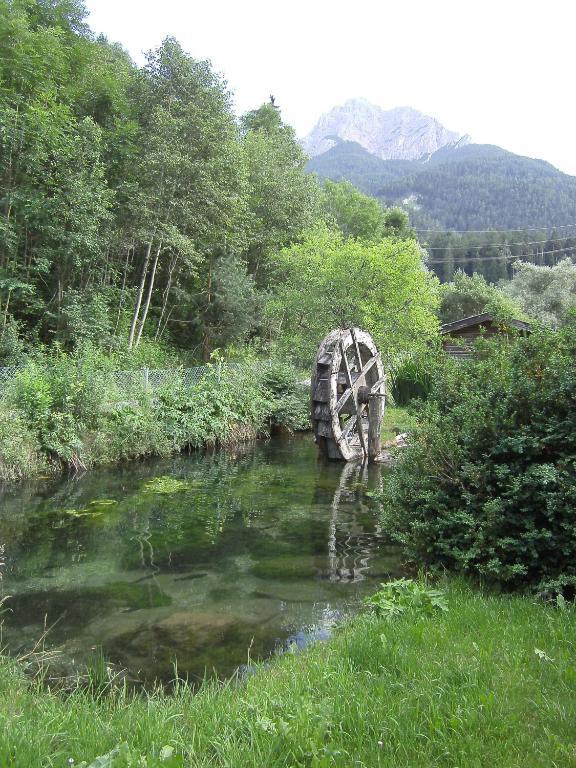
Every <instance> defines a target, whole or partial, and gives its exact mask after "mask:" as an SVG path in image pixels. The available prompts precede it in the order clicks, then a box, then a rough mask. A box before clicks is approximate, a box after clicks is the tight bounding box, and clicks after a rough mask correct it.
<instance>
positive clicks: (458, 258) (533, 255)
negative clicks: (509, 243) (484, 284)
mask: <svg viewBox="0 0 576 768" xmlns="http://www.w3.org/2000/svg"><path fill="white" fill-rule="evenodd" d="M568 251H576V245H574V246H571V247H570V248H558V249H556V250H554V251H540V253H524V254H522V255H520V256H509V255H508V256H507V255H505V254H500V255H499V256H476V257H470V256H455V257H454V258H453V259H434V258H432V259H431V260H430V261H429V262H427V263H428V264H430V265H433V264H446V263H448V262H450V261H464V260H465V259H468V260H470V261H473V262H482V261H494V260H496V259H504V260H506V261H522V259H534V258H536V257H540V256H548V254H552V253H567V252H568Z"/></svg>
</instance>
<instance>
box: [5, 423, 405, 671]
mask: <svg viewBox="0 0 576 768" xmlns="http://www.w3.org/2000/svg"><path fill="white" fill-rule="evenodd" d="M383 471H384V470H382V469H381V468H380V467H378V466H375V467H369V468H367V467H364V468H362V467H361V466H359V465H355V464H340V463H322V462H321V461H320V460H319V458H318V456H317V451H316V447H315V445H314V444H313V442H312V438H311V437H310V436H309V435H305V436H295V437H292V438H278V439H274V440H271V441H269V442H265V443H256V444H252V445H250V446H246V447H243V448H241V449H238V450H237V451H235V452H230V451H227V452H224V451H221V452H216V453H211V454H204V453H196V454H192V455H182V456H179V457H176V458H171V459H162V460H154V461H149V462H143V463H136V464H132V465H130V466H126V467H122V468H114V469H106V470H96V471H92V472H89V473H86V474H85V475H84V476H83V477H81V478H76V479H64V480H63V479H59V480H49V479H44V480H38V481H35V482H34V483H29V484H26V485H20V486H15V487H11V488H7V489H4V490H3V491H0V545H2V544H3V545H4V548H5V549H4V555H3V559H4V565H3V566H2V573H3V578H2V582H0V590H2V593H3V594H4V595H10V596H11V597H10V599H9V600H8V601H7V602H6V604H5V606H4V607H5V608H7V609H8V610H7V612H5V613H4V615H3V630H2V643H3V645H4V646H7V647H8V648H9V650H10V651H11V652H12V653H15V654H20V655H22V654H25V653H28V652H30V651H31V650H33V649H34V648H36V650H38V649H39V648H42V649H43V650H45V651H55V654H54V655H53V656H52V659H51V661H50V666H49V674H50V675H51V676H53V677H60V678H62V677H64V678H65V677H67V676H69V675H73V674H75V673H82V671H83V670H85V669H86V667H87V666H88V668H92V669H93V668H94V665H95V664H97V663H100V664H106V665H108V666H109V669H110V670H113V672H112V673H114V671H116V670H125V671H126V674H127V675H128V677H129V678H130V679H131V680H134V681H140V682H142V683H149V682H152V681H154V680H159V681H162V682H168V681H170V680H171V679H173V678H174V676H175V669H177V672H178V675H179V676H180V677H186V678H188V679H191V680H196V679H201V678H202V677H204V676H205V674H214V673H215V674H217V675H219V676H220V677H225V676H228V675H231V674H233V673H234V672H235V670H237V669H241V670H242V669H246V668H249V666H250V664H251V662H252V661H253V660H256V659H263V658H266V657H267V656H269V655H270V654H272V653H274V652H275V651H281V650H284V649H286V648H289V647H294V646H297V647H303V646H305V645H306V644H307V643H309V642H310V641H312V640H316V639H322V638H324V637H326V636H327V635H328V634H329V633H330V630H331V627H333V625H334V623H335V622H336V621H338V620H339V619H341V618H342V617H343V616H344V615H346V614H347V613H349V612H351V611H354V610H356V609H357V607H358V605H359V603H360V601H361V599H362V598H363V596H364V595H366V594H367V593H369V592H370V591H374V589H375V588H376V587H377V584H378V583H379V582H380V581H383V580H386V579H388V578H391V577H395V576H397V575H399V574H400V566H399V557H398V553H397V551H396V549H395V548H394V547H393V546H391V545H390V544H388V543H387V542H386V540H385V538H384V537H383V535H382V532H381V530H380V528H379V526H378V520H377V515H376V510H375V509H374V504H373V503H371V501H370V498H369V497H368V496H366V491H368V490H370V489H372V490H373V489H375V488H378V487H379V486H380V484H381V482H382V475H381V473H382V472H383ZM44 635H45V636H44Z"/></svg>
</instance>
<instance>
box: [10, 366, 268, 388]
mask: <svg viewBox="0 0 576 768" xmlns="http://www.w3.org/2000/svg"><path fill="white" fill-rule="evenodd" d="M267 365H270V363H269V362H267V361H258V362H255V363H222V364H221V365H197V366H194V367H192V368H137V369H133V370H125V371H112V372H111V373H110V376H111V379H112V381H113V382H114V383H115V385H116V386H117V388H118V389H119V390H121V391H122V392H126V393H129V392H134V391H136V390H142V389H144V390H155V389H161V388H162V387H167V386H176V387H183V388H185V389H191V388H192V387H195V386H196V385H197V384H199V383H200V382H201V381H202V379H203V378H204V377H205V376H206V375H207V373H208V372H209V371H215V372H216V373H217V374H218V373H219V372H224V371H226V372H227V373H228V374H230V373H234V372H238V373H241V372H242V371H247V370H248V369H253V372H254V373H256V372H258V371H262V370H264V369H265V368H266V366H267ZM17 372H18V368H17V367H8V368H0V393H1V392H2V391H3V390H5V389H6V387H7V386H8V385H9V384H10V382H11V381H12V380H13V379H14V377H15V376H16V373H17ZM104 375H106V374H104Z"/></svg>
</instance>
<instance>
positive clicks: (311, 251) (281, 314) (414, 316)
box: [267, 228, 437, 365]
mask: <svg viewBox="0 0 576 768" xmlns="http://www.w3.org/2000/svg"><path fill="white" fill-rule="evenodd" d="M276 270H277V271H276V275H277V288H276V290H275V292H274V295H273V296H272V297H271V299H270V301H269V303H268V307H267V313H268V316H269V317H270V319H271V321H272V323H273V332H274V334H275V335H277V336H278V337H279V339H280V345H281V347H282V349H283V350H285V351H286V353H287V354H289V355H290V356H291V357H292V359H293V360H296V361H297V362H299V363H301V364H305V365H309V364H311V361H312V359H313V355H314V352H315V350H316V347H317V345H318V341H319V340H320V339H322V338H323V337H324V336H325V335H326V334H327V333H328V332H329V331H330V330H332V329H333V328H338V327H346V326H349V325H357V326H359V327H361V328H365V329H366V330H367V331H369V332H370V333H372V335H373V337H374V339H375V341H376V343H377V344H378V346H379V349H380V351H381V352H382V353H383V354H384V355H386V354H390V353H393V352H398V351H406V350H411V349H415V348H417V347H418V346H421V345H424V344H425V343H426V341H427V340H429V339H431V338H434V335H435V332H436V329H437V321H436V318H435V316H434V310H435V309H436V306H437V292H436V282H435V280H434V278H433V277H432V276H431V275H430V274H429V273H428V272H427V271H426V270H425V269H424V268H423V265H422V259H421V253H420V250H419V248H418V246H417V244H416V242H415V241H414V240H399V239H396V238H386V239H384V240H380V241H378V242H374V243H372V242H364V241H360V240H353V239H349V240H346V241H345V240H344V239H343V237H342V235H340V234H339V233H336V232H333V231H330V230H329V229H327V228H317V229H315V230H313V231H311V232H309V233H307V235H306V237H305V239H304V240H303V242H302V243H300V244H298V245H294V246H292V247H290V248H287V249H285V250H283V251H282V252H281V253H280V254H279V255H278V256H277V258H276Z"/></svg>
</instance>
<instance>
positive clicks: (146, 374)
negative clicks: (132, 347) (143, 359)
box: [142, 368, 150, 392]
mask: <svg viewBox="0 0 576 768" xmlns="http://www.w3.org/2000/svg"><path fill="white" fill-rule="evenodd" d="M142 373H143V374H144V389H145V391H146V392H148V388H149V383H150V381H149V380H150V376H149V374H150V369H149V368H144V369H143V371H142Z"/></svg>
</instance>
